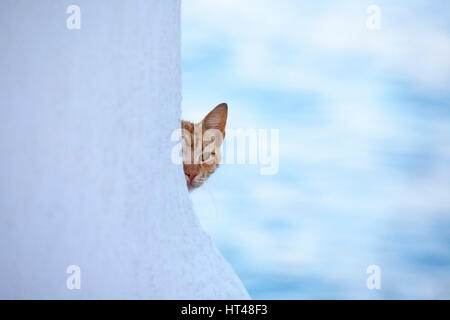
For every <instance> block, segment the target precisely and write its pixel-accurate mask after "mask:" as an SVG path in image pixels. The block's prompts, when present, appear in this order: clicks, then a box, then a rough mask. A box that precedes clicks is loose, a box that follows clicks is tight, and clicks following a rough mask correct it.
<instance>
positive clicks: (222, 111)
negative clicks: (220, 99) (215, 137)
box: [203, 103, 228, 135]
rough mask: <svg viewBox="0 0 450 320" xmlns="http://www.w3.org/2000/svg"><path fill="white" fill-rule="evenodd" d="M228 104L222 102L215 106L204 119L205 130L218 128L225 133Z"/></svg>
mask: <svg viewBox="0 0 450 320" xmlns="http://www.w3.org/2000/svg"><path fill="white" fill-rule="evenodd" d="M227 116H228V106H227V104H226V103H221V104H219V105H218V106H217V107H215V108H214V109H213V110H212V111H211V112H210V113H208V114H207V115H206V117H205V118H204V119H203V128H204V130H205V131H206V130H209V129H216V130H220V132H222V134H223V135H225V126H226V124H227Z"/></svg>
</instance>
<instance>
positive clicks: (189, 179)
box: [181, 103, 228, 191]
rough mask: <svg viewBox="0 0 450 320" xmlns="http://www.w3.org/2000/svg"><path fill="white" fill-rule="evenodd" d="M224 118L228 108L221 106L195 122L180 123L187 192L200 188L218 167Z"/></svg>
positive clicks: (223, 104)
mask: <svg viewBox="0 0 450 320" xmlns="http://www.w3.org/2000/svg"><path fill="white" fill-rule="evenodd" d="M227 115H228V106H227V104H226V103H221V104H219V105H218V106H217V107H215V108H214V109H213V110H212V111H211V112H209V113H208V114H207V115H206V116H205V118H203V120H202V121H200V122H198V123H192V122H189V121H185V120H181V129H182V136H183V169H184V175H185V177H186V184H187V187H188V190H189V191H192V190H193V189H195V188H198V187H200V186H201V185H202V184H203V183H204V182H205V181H206V180H207V179H208V178H209V177H210V176H211V174H213V173H214V171H216V169H217V167H219V163H220V161H221V160H222V155H221V149H220V147H221V145H222V142H223V139H224V138H225V126H226V123H227Z"/></svg>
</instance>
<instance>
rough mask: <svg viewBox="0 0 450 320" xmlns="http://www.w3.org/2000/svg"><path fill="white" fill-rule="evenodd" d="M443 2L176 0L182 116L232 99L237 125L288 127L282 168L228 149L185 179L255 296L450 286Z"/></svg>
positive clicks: (378, 294) (449, 64)
mask: <svg viewBox="0 0 450 320" xmlns="http://www.w3.org/2000/svg"><path fill="white" fill-rule="evenodd" d="M372 4H375V5H378V6H379V8H380V10H381V28H380V30H370V29H369V28H368V27H367V26H366V19H367V13H366V10H367V7H368V6H369V5H372ZM449 9H450V4H448V1H433V2H429V1H396V2H395V3H392V1H375V2H372V1H339V2H337V1H333V2H331V1H327V2H320V3H312V2H307V1H289V0H283V1H278V2H274V1H266V0H262V1H261V0H259V1H246V2H245V4H244V3H243V2H242V1H236V0H230V1H226V2H225V1H221V2H218V1H200V0H192V1H184V2H183V8H182V10H183V11H182V56H183V103H182V107H183V118H184V119H188V120H193V121H196V120H200V119H201V118H202V117H203V116H204V115H205V114H206V113H207V112H208V111H209V109H210V108H212V107H214V106H215V105H217V104H218V103H221V102H227V103H228V105H229V121H228V127H229V128H257V129H258V128H263V129H271V128H275V129H279V132H280V146H279V147H280V148H279V149H280V170H279V172H278V174H276V175H273V176H261V175H260V174H259V169H260V168H259V167H258V166H254V165H253V166H252V165H226V164H225V165H223V166H222V167H220V168H219V169H218V171H217V172H216V173H215V174H214V176H213V177H212V178H211V179H210V181H208V183H207V184H206V185H205V186H204V187H202V189H199V190H197V191H195V192H193V193H192V200H193V203H194V207H195V209H196V211H197V213H198V214H199V216H200V219H201V221H202V223H203V225H204V227H205V229H206V230H207V231H208V232H209V233H210V234H211V235H212V237H213V239H214V240H215V242H216V244H217V245H218V247H219V248H220V250H221V251H222V252H223V254H224V255H225V256H226V257H227V258H228V260H229V261H230V263H231V264H232V266H233V267H234V268H235V270H236V271H237V272H238V274H239V275H240V276H241V279H242V280H243V282H244V284H245V285H246V286H247V288H248V290H249V292H250V294H251V295H252V296H253V297H255V298H287V299H296V298H441V297H446V298H449V297H450V271H449V270H450V268H449V267H450V197H448V195H449V194H450V179H449V178H450V170H449V169H450V161H449V160H450V109H449V108H450V99H449V98H450V95H449V88H450V58H449V57H450V32H449V30H450V28H449V27H450V26H449V24H450V22H449V12H450V10H449ZM372 264H376V265H379V266H380V268H381V270H382V275H383V276H382V283H383V285H382V290H374V291H373V290H368V289H367V288H366V285H365V281H366V278H367V277H368V275H367V274H366V273H365V271H366V268H367V266H369V265H372Z"/></svg>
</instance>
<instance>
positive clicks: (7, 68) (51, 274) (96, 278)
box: [0, 0, 248, 299]
mask: <svg viewBox="0 0 450 320" xmlns="http://www.w3.org/2000/svg"><path fill="white" fill-rule="evenodd" d="M71 4H76V5H78V6H79V7H80V9H81V29H79V30H76V29H75V30H69V29H67V27H66V19H67V18H68V17H69V14H67V13H66V9H67V7H68V6H69V5H71ZM0 48H1V50H0V88H1V90H0V298H57V299H58V298H63V299H71V298H74V299H78V298H102V299H103V298H149V299H152V298H163V299H164V298H182V299H184V298H193V299H197V298H218V299H222V298H225V299H226V298H236V299H239V298H248V294H247V292H246V290H245V288H244V287H243V285H242V283H241V282H240V280H239V279H238V277H237V276H236V274H235V273H234V272H233V271H232V269H231V267H230V266H229V265H228V263H227V262H226V261H225V260H224V259H223V257H222V256H221V254H220V253H219V252H218V251H217V249H216V248H215V246H214V244H213V243H212V241H211V239H210V237H209V236H208V235H207V234H205V232H204V231H203V230H202V229H201V226H200V224H199V222H198V219H197V217H196V216H195V214H194V212H193V211H192V208H191V203H190V200H189V197H188V193H187V190H186V186H185V181H184V177H183V172H182V168H181V167H180V166H176V165H174V164H172V162H171V161H170V149H171V147H172V146H173V143H172V142H171V141H170V134H171V132H172V130H173V129H174V128H176V127H178V126H179V120H180V119H179V117H180V100H181V77H180V72H181V70H180V2H179V0H170V1H169V0H164V1H163V0H157V1H149V0H133V1H128V0H127V1H111V0H108V1H106V0H96V1H91V0H83V1H81V0H76V1H54V0H39V1H27V0H23V1H17V0H14V1H11V0H3V1H2V2H1V4H0ZM69 265H78V266H79V267H80V268H81V289H79V290H77V289H73V290H69V289H68V288H67V287H66V279H67V278H68V276H69V275H68V274H67V273H66V268H67V267H68V266H69Z"/></svg>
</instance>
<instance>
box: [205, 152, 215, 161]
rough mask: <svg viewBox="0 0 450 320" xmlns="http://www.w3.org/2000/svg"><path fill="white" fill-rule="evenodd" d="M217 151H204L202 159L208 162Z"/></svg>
mask: <svg viewBox="0 0 450 320" xmlns="http://www.w3.org/2000/svg"><path fill="white" fill-rule="evenodd" d="M215 154H216V153H215V152H203V153H202V161H203V162H207V161H209V160H211V159H212V157H213V156H214V155H215Z"/></svg>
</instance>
